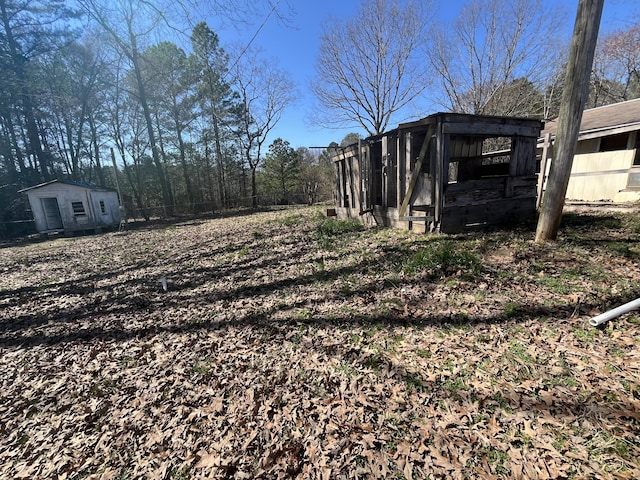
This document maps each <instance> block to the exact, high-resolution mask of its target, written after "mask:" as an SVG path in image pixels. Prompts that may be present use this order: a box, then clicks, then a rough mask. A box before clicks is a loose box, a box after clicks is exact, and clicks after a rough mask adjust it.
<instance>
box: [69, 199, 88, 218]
mask: <svg viewBox="0 0 640 480" xmlns="http://www.w3.org/2000/svg"><path fill="white" fill-rule="evenodd" d="M71 208H73V214H74V215H75V216H76V217H78V216H80V215H86V212H85V211H84V204H83V203H82V202H71Z"/></svg>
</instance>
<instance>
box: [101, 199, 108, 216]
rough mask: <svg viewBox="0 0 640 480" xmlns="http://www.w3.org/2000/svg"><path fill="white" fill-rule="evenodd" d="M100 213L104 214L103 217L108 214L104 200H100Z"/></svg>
mask: <svg viewBox="0 0 640 480" xmlns="http://www.w3.org/2000/svg"><path fill="white" fill-rule="evenodd" d="M100 213H102V215H106V214H107V206H106V205H105V204H104V200H100Z"/></svg>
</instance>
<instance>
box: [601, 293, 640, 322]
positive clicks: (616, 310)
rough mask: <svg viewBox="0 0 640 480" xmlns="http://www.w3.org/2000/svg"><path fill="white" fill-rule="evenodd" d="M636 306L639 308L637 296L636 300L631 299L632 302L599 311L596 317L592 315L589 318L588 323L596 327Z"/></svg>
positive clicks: (639, 301)
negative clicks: (606, 310) (605, 310)
mask: <svg viewBox="0 0 640 480" xmlns="http://www.w3.org/2000/svg"><path fill="white" fill-rule="evenodd" d="M636 308H640V298H638V299H637V300H633V301H632V302H629V303H625V304H624V305H620V306H619V307H617V308H614V309H613V310H609V311H608V312H605V313H601V314H600V315H598V316H597V317H593V318H592V319H591V320H589V325H591V326H592V327H597V326H598V325H600V324H602V323H604V322H608V321H609V320H611V319H612V318H616V317H619V316H620V315H622V314H623V313H627V312H630V311H631V310H635V309H636Z"/></svg>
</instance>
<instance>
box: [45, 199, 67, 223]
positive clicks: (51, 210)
mask: <svg viewBox="0 0 640 480" xmlns="http://www.w3.org/2000/svg"><path fill="white" fill-rule="evenodd" d="M42 208H43V209H44V217H45V218H46V221H47V230H61V229H62V217H60V208H59V207H58V199H57V198H55V197H52V198H43V199H42Z"/></svg>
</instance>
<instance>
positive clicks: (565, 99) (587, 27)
mask: <svg viewBox="0 0 640 480" xmlns="http://www.w3.org/2000/svg"><path fill="white" fill-rule="evenodd" d="M603 5H604V0H580V2H579V4H578V13H577V15H576V23H575V26H574V30H573V40H572V41H571V52H570V54H569V63H568V64H567V74H566V78H565V82H564V89H563V91H562V103H561V105H560V113H559V115H558V130H557V133H556V141H555V149H554V150H555V156H554V159H553V162H552V163H551V170H550V171H549V179H548V180H547V189H546V191H545V194H544V202H543V203H542V211H541V212H540V218H539V219H538V228H537V231H536V242H544V241H545V240H555V239H556V237H557V236H558V229H559V227H560V220H561V219H562V209H563V207H564V199H565V196H566V194H567V185H568V184H569V177H570V175H571V166H572V164H573V156H574V154H575V151H576V143H577V140H578V133H579V132H580V122H581V121H582V111H583V110H584V105H585V103H586V101H587V96H588V95H589V78H590V76H591V68H592V66H593V55H594V51H595V48H596V42H597V40H598V29H599V28H600V18H601V17H602V7H603Z"/></svg>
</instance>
